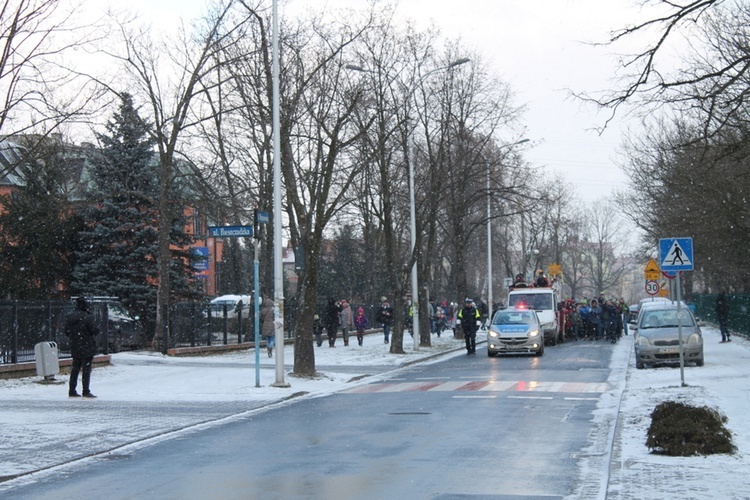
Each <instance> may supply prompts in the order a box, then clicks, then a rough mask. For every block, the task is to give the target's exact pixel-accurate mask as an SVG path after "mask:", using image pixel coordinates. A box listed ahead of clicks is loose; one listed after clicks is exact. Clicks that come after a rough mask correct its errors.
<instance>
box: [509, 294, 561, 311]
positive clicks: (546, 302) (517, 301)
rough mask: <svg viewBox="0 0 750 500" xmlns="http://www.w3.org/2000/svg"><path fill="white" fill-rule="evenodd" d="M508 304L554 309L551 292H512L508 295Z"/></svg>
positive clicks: (538, 308) (510, 305) (511, 305)
mask: <svg viewBox="0 0 750 500" xmlns="http://www.w3.org/2000/svg"><path fill="white" fill-rule="evenodd" d="M508 306H509V307H528V308H529V309H537V310H540V309H554V307H553V305H552V294H551V293H514V294H512V295H510V297H508Z"/></svg>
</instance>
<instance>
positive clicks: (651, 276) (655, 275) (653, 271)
mask: <svg viewBox="0 0 750 500" xmlns="http://www.w3.org/2000/svg"><path fill="white" fill-rule="evenodd" d="M643 277H644V278H646V281H656V280H658V279H659V278H660V277H661V270H660V269H659V265H658V264H657V263H656V261H655V260H654V259H650V260H649V261H648V264H646V269H645V270H644V272H643Z"/></svg>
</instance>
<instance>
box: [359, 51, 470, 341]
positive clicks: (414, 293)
mask: <svg viewBox="0 0 750 500" xmlns="http://www.w3.org/2000/svg"><path fill="white" fill-rule="evenodd" d="M470 61H471V59H468V58H465V57H464V58H461V59H458V60H456V61H453V62H452V63H450V64H448V65H445V66H441V67H439V68H435V69H432V70H430V71H428V72H427V73H425V74H424V75H422V76H421V77H420V78H419V79H418V80H416V81H415V82H413V84H412V85H411V87H408V89H407V93H406V101H407V107H406V126H407V127H408V138H407V145H406V156H407V162H408V164H409V222H410V224H411V255H412V258H413V259H414V263H413V264H412V266H411V311H412V332H413V333H412V336H413V339H414V350H415V351H417V350H419V278H418V277H417V258H416V248H417V210H416V204H415V197H414V131H415V129H416V125H414V124H413V123H412V118H411V104H412V100H413V98H414V94H415V92H416V91H417V88H419V85H421V84H422V82H424V81H425V80H426V79H427V78H428V77H429V76H431V75H433V74H435V73H437V72H438V71H445V70H447V69H451V68H455V67H456V66H459V65H461V64H466V63H467V62H470ZM346 69H351V70H354V71H361V72H364V73H370V71H369V70H367V69H365V68H362V67H361V66H356V65H353V64H347V65H346Z"/></svg>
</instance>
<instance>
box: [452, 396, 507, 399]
mask: <svg viewBox="0 0 750 500" xmlns="http://www.w3.org/2000/svg"><path fill="white" fill-rule="evenodd" d="M451 397H452V398H455V399H495V398H496V397H497V396H451Z"/></svg>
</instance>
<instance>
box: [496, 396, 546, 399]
mask: <svg viewBox="0 0 750 500" xmlns="http://www.w3.org/2000/svg"><path fill="white" fill-rule="evenodd" d="M507 398H508V399H552V396H507Z"/></svg>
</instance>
